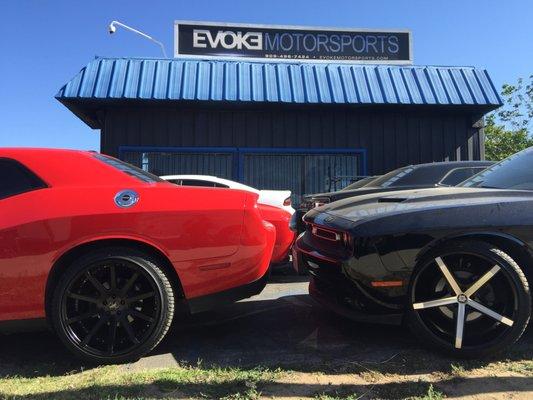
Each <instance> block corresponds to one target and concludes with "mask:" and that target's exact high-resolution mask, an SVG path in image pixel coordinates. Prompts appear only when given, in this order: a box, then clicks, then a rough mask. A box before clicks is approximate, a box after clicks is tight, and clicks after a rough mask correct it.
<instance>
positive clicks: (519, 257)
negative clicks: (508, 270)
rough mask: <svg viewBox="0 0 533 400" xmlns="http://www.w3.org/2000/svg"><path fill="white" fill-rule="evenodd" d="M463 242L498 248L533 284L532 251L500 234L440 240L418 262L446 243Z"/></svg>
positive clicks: (519, 242) (429, 247) (509, 237)
mask: <svg viewBox="0 0 533 400" xmlns="http://www.w3.org/2000/svg"><path fill="white" fill-rule="evenodd" d="M461 240H480V241H483V242H485V243H489V244H492V245H494V246H496V247H498V248H499V249H501V250H502V251H504V252H505V253H507V254H508V255H509V256H510V257H511V258H513V260H514V261H515V262H516V263H517V264H518V265H519V266H520V267H521V269H522V271H523V272H524V274H525V275H526V278H527V280H528V282H529V284H530V285H532V284H533V253H532V251H531V249H530V248H529V247H528V246H527V245H526V244H524V243H522V242H521V241H519V240H518V239H516V238H514V237H512V236H508V235H503V234H498V233H473V234H466V235H458V236H453V237H446V238H443V239H440V240H438V241H436V242H433V243H431V244H430V245H428V246H427V247H426V248H425V249H424V250H423V251H421V252H420V253H419V255H418V256H417V262H418V261H420V260H421V259H422V258H424V256H425V255H426V254H427V253H428V252H429V251H431V250H433V249H434V248H436V247H439V246H441V245H443V244H444V243H449V242H457V241H461Z"/></svg>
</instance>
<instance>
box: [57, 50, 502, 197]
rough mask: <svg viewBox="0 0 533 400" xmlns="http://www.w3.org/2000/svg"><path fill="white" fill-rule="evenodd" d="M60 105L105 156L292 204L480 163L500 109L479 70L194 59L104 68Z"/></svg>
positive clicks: (73, 84) (81, 80)
mask: <svg viewBox="0 0 533 400" xmlns="http://www.w3.org/2000/svg"><path fill="white" fill-rule="evenodd" d="M56 97H57V99H58V100H59V101H60V102H61V103H63V104H64V105H65V106H66V107H68V108H69V109H70V110H71V111H72V112H73V113H74V114H75V115H77V116H78V117H79V118H81V119H82V120H83V121H84V122H85V123H86V124H87V125H89V126H90V127H91V128H93V129H98V130H99V131H100V136H101V151H102V152H103V153H106V154H110V155H112V156H116V157H119V158H121V159H123V160H126V161H128V162H131V163H133V164H135V165H138V166H139V167H142V168H144V169H147V170H149V171H151V172H153V173H156V174H175V173H187V174H189V173H193V174H209V175H217V176H220V177H224V178H229V179H234V180H237V181H240V182H243V183H245V184H249V185H251V186H255V187H258V188H263V189H291V190H292V191H293V193H294V194H295V196H297V195H300V194H302V193H314V192H319V191H327V190H334V189H339V188H341V187H343V186H345V185H346V184H347V183H349V182H350V181H351V180H353V179H355V177H357V176H361V175H368V174H372V175H374V174H382V173H384V172H387V171H389V170H391V169H394V168H397V167H400V166H404V165H408V164H416V163H421V162H432V161H443V160H480V159H483V158H484V143H483V140H484V134H483V115H484V114H486V113H487V112H489V111H491V110H493V109H495V108H497V107H498V106H500V105H501V103H502V102H501V99H500V97H499V95H498V93H497V91H496V90H495V88H494V85H493V84H492V82H491V79H490V77H489V75H488V74H487V72H486V71H485V70H483V69H477V68H472V67H431V66H404V65H401V66H400V65H368V64H357V63H353V64H350V63H334V62H332V63H324V62H320V63H319V62H317V63H313V62H309V61H306V62H286V61H283V62H281V61H275V60H264V61H247V60H245V59H243V60H242V61H239V60H229V59H226V60H225V59H218V60H213V59H190V58H189V59H188V58H181V59H180V58H175V59H136V58H130V59H118V58H117V59H115V58H96V59H95V60H93V61H91V62H90V63H89V64H88V65H87V66H85V67H84V68H83V69H82V70H81V71H80V72H79V73H78V74H77V75H76V76H75V77H74V78H73V79H72V80H70V81H69V82H68V83H67V84H66V85H65V86H63V87H62V88H61V89H60V91H59V93H58V94H57V96H56ZM295 198H296V197H295Z"/></svg>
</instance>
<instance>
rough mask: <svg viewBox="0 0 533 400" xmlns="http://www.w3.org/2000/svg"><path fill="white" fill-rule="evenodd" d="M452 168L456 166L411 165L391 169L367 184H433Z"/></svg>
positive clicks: (390, 185) (391, 185)
mask: <svg viewBox="0 0 533 400" xmlns="http://www.w3.org/2000/svg"><path fill="white" fill-rule="evenodd" d="M451 169H454V167H453V165H450V164H439V163H435V164H431V165H423V166H412V165H411V166H408V167H403V168H398V169H396V170H394V171H391V172H389V173H388V174H385V175H383V176H382V177H380V178H377V179H376V180H374V181H372V182H371V183H370V184H368V185H367V186H377V187H399V186H433V185H436V184H437V183H439V182H440V180H441V179H442V178H443V177H444V176H445V175H446V174H447V173H448V172H449V171H450V170H451ZM460 182H461V181H460ZM458 183H459V182H458Z"/></svg>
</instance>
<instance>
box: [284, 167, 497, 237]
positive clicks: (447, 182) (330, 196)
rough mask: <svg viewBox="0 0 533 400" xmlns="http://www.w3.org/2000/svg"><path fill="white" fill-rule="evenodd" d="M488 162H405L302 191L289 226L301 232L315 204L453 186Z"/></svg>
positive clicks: (480, 169) (481, 169)
mask: <svg viewBox="0 0 533 400" xmlns="http://www.w3.org/2000/svg"><path fill="white" fill-rule="evenodd" d="M492 164H494V163H493V162H492V161H443V162H433V163H426V164H417V165H407V166H405V167H401V168H397V169H395V170H392V171H390V172H388V173H386V174H385V175H381V176H376V177H374V178H372V177H368V178H363V179H362V180H360V181H357V182H354V183H352V184H351V185H349V186H347V187H345V188H344V189H342V190H338V191H336V192H328V193H315V194H306V195H303V196H302V199H301V202H300V204H299V205H298V208H297V209H296V212H295V213H294V214H293V215H292V219H291V228H292V229H293V230H294V231H296V232H298V233H301V232H303V231H304V230H305V227H304V224H303V223H302V217H303V215H304V214H305V213H306V212H307V211H309V210H311V209H313V208H315V207H317V206H319V205H323V204H326V203H333V202H334V201H338V200H341V199H346V198H348V197H355V196H363V195H367V194H371V193H383V192H394V191H398V190H408V189H424V188H430V187H436V186H455V185H457V184H459V183H461V182H462V181H464V180H465V179H467V178H470V177H471V176H472V175H475V174H477V173H478V172H481V171H483V170H484V169H485V168H487V167H490V166H491V165H492Z"/></svg>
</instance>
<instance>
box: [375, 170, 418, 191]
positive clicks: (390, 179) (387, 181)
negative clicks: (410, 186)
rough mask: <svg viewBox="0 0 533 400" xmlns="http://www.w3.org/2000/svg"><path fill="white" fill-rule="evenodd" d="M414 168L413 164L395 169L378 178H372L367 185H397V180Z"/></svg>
mask: <svg viewBox="0 0 533 400" xmlns="http://www.w3.org/2000/svg"><path fill="white" fill-rule="evenodd" d="M414 170H415V168H414V167H413V166H409V167H402V168H398V169H395V170H394V171H391V172H388V173H386V174H385V175H382V176H380V177H379V178H376V179H374V180H373V181H372V182H370V183H369V184H368V185H367V186H372V187H389V186H397V183H398V180H400V179H402V178H404V177H405V176H407V175H409V174H410V173H411V172H413V171H414Z"/></svg>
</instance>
